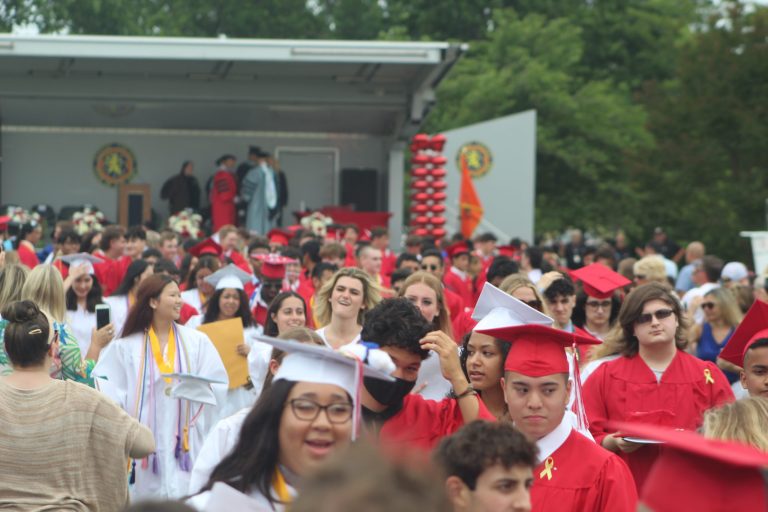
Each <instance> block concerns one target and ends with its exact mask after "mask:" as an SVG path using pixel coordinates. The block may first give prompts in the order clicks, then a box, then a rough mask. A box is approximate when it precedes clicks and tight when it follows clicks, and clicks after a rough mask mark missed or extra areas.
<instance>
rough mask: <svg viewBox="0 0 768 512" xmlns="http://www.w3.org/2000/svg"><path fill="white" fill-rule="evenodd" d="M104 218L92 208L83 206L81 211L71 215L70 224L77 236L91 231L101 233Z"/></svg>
mask: <svg viewBox="0 0 768 512" xmlns="http://www.w3.org/2000/svg"><path fill="white" fill-rule="evenodd" d="M105 220H106V217H104V214H103V213H101V212H100V211H99V210H98V209H97V208H95V207H93V206H83V210H82V211H79V212H75V213H74V214H73V215H72V223H73V224H74V225H75V231H76V232H77V234H78V235H85V234H86V233H90V232H91V231H103V230H104V222H105Z"/></svg>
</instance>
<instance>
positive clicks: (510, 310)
mask: <svg viewBox="0 0 768 512" xmlns="http://www.w3.org/2000/svg"><path fill="white" fill-rule="evenodd" d="M472 319H473V320H477V321H478V323H477V325H476V326H475V328H474V329H473V330H474V331H482V330H485V329H498V328H500V327H512V326H516V325H527V324H535V325H545V326H547V327H551V326H552V324H553V323H554V320H552V319H551V318H549V317H548V316H547V315H545V314H544V313H542V312H540V311H537V310H535V309H533V308H532V307H531V306H529V305H528V304H526V303H525V302H523V301H521V300H518V299H516V298H514V297H513V296H511V295H509V294H508V293H504V292H503V291H501V290H499V289H498V288H496V287H495V286H493V285H492V284H491V283H489V282H486V283H485V284H484V285H483V291H482V292H481V293H480V297H478V299H477V303H476V304H475V309H474V310H473V311H472Z"/></svg>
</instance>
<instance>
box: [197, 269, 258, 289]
mask: <svg viewBox="0 0 768 512" xmlns="http://www.w3.org/2000/svg"><path fill="white" fill-rule="evenodd" d="M252 277H253V276H251V275H250V274H248V272H246V271H244V270H243V269H241V268H240V267H238V266H237V265H234V264H232V263H230V264H229V265H227V266H226V267H224V268H222V269H219V270H217V271H216V272H214V273H213V274H211V275H209V276H208V277H206V278H205V280H206V281H207V282H208V283H210V284H211V285H212V286H214V287H215V288H216V289H217V290H222V289H224V288H234V289H236V290H243V289H245V287H244V286H243V285H245V283H249V282H250V281H251V278H252Z"/></svg>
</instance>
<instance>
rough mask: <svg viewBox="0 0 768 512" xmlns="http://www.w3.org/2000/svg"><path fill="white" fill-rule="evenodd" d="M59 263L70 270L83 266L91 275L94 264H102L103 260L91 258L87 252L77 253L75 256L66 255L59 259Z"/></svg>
mask: <svg viewBox="0 0 768 512" xmlns="http://www.w3.org/2000/svg"><path fill="white" fill-rule="evenodd" d="M61 261H63V262H64V263H66V264H68V265H69V267H70V268H75V267H79V266H81V265H85V266H86V268H87V269H88V273H89V274H93V273H94V270H93V265H94V264H96V263H103V262H104V260H102V259H99V258H97V257H96V256H92V255H90V254H88V253H87V252H79V253H77V254H67V255H66V256H62V257H61Z"/></svg>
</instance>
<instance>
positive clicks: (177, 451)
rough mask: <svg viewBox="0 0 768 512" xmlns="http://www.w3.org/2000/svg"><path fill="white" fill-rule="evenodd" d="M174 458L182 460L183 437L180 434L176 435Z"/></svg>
mask: <svg viewBox="0 0 768 512" xmlns="http://www.w3.org/2000/svg"><path fill="white" fill-rule="evenodd" d="M173 456H174V457H175V458H176V460H179V459H180V458H181V437H180V436H179V435H178V434H177V435H176V448H174V450H173Z"/></svg>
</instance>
